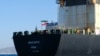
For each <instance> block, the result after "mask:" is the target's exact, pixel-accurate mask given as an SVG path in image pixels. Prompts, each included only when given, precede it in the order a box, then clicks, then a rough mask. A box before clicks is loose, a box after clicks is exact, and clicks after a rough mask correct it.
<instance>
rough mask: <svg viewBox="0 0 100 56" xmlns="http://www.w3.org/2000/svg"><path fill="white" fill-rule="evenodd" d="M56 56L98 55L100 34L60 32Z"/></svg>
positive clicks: (99, 52)
mask: <svg viewBox="0 0 100 56" xmlns="http://www.w3.org/2000/svg"><path fill="white" fill-rule="evenodd" d="M56 56H100V35H81V34H80V35H79V34H75V35H74V34H73V35H72V34H62V36H61V39H60V43H59V48H58V51H57V53H56Z"/></svg>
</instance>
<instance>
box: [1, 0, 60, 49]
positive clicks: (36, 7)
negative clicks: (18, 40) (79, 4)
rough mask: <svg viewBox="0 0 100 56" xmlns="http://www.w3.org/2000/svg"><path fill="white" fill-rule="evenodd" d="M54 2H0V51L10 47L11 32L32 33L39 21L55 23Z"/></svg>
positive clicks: (26, 0)
mask: <svg viewBox="0 0 100 56" xmlns="http://www.w3.org/2000/svg"><path fill="white" fill-rule="evenodd" d="M57 7H58V5H57V4H56V0H0V49H2V48H6V47H12V46H14V44H13V39H12V36H13V32H18V31H25V30H28V31H29V32H31V31H34V29H35V27H36V26H37V28H38V29H44V27H41V20H48V21H49V22H51V21H54V22H56V21H57V12H58V9H57Z"/></svg>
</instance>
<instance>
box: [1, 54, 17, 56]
mask: <svg viewBox="0 0 100 56" xmlns="http://www.w3.org/2000/svg"><path fill="white" fill-rule="evenodd" d="M0 56H17V54H0Z"/></svg>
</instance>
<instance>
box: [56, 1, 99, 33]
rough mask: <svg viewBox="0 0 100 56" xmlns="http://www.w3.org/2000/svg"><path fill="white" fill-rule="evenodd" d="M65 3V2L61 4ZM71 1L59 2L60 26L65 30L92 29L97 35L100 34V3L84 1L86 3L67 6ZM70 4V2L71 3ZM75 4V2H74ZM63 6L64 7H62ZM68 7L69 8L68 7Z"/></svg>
mask: <svg viewBox="0 0 100 56" xmlns="http://www.w3.org/2000/svg"><path fill="white" fill-rule="evenodd" d="M61 1H63V2H64V3H63V2H61ZM67 1H69V0H59V3H60V6H59V7H58V9H59V12H58V26H59V28H61V29H63V28H66V29H85V28H90V29H91V30H93V31H94V32H95V34H100V1H99V0H86V1H85V0H84V1H85V2H86V3H84V4H78V3H77V2H81V1H82V0H80V1H78V0H76V3H77V4H74V5H73V4H67ZM69 2H70V1H69ZM73 2H74V1H73ZM62 4H63V5H62ZM66 4H67V5H68V6H67V5H66Z"/></svg>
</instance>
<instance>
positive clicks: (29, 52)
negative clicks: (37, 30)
mask: <svg viewBox="0 0 100 56" xmlns="http://www.w3.org/2000/svg"><path fill="white" fill-rule="evenodd" d="M60 37H61V35H60V34H36V35H28V36H14V37H13V40H14V44H15V48H16V51H17V54H18V56H55V54H56V51H57V48H58V45H59V42H60Z"/></svg>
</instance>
